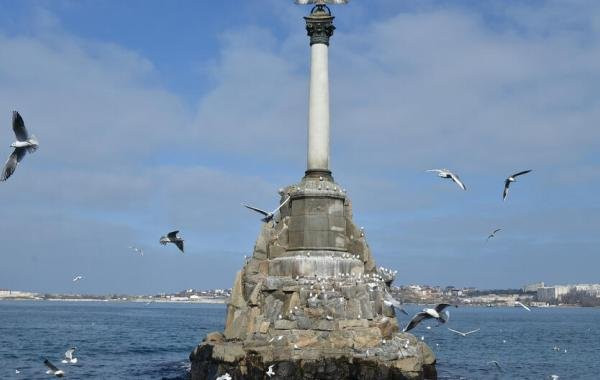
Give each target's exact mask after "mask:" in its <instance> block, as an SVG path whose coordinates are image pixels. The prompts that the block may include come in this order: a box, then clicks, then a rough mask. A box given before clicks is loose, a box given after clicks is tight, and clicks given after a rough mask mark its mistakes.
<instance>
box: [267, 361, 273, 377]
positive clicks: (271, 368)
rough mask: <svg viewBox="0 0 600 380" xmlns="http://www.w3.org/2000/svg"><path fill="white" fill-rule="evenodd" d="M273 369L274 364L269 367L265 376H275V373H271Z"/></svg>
mask: <svg viewBox="0 0 600 380" xmlns="http://www.w3.org/2000/svg"><path fill="white" fill-rule="evenodd" d="M273 367H275V364H271V365H270V366H269V370H268V371H267V372H266V373H267V376H269V377H271V376H273V375H274V374H275V371H273Z"/></svg>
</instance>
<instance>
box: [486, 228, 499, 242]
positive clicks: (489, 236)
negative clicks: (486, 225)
mask: <svg viewBox="0 0 600 380" xmlns="http://www.w3.org/2000/svg"><path fill="white" fill-rule="evenodd" d="M500 231H502V228H496V229H495V230H494V231H493V232H492V233H491V234H489V235H488V237H487V239H486V242H487V241H489V240H490V239H491V238H493V237H496V232H500Z"/></svg>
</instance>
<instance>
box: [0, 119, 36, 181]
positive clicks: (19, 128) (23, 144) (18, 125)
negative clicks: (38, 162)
mask: <svg viewBox="0 0 600 380" xmlns="http://www.w3.org/2000/svg"><path fill="white" fill-rule="evenodd" d="M12 128H13V132H14V133H15V136H16V138H17V141H15V142H14V143H12V144H10V146H11V147H12V148H15V150H13V152H12V153H11V155H10V156H8V160H6V164H5V165H4V170H2V173H1V174H0V181H6V180H7V179H8V177H10V176H11V175H12V174H13V173H14V172H15V170H17V165H18V164H19V162H21V160H22V159H23V157H25V154H27V153H33V152H35V151H36V150H37V148H38V146H39V143H38V141H37V139H36V138H35V136H33V135H31V136H29V133H27V129H26V128H25V122H23V118H22V117H21V115H19V113H18V112H17V111H13V113H12Z"/></svg>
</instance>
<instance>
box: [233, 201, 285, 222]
mask: <svg viewBox="0 0 600 380" xmlns="http://www.w3.org/2000/svg"><path fill="white" fill-rule="evenodd" d="M289 200H290V197H287V198H286V199H285V201H283V202H282V203H281V204H280V205H279V207H277V208H276V209H275V210H273V211H271V212H269V211H265V210H261V209H259V208H256V207H252V206H248V205H246V204H243V203H242V206H244V207H246V208H248V209H250V210H253V211H256V212H258V213H259V214H262V215H264V216H265V217H264V218H262V219H261V220H262V221H263V222H265V223H268V222H270V221H271V220H273V217H275V214H276V213H277V211H279V209H280V208H282V207H283V205H285V204H286V203H288V201H289Z"/></svg>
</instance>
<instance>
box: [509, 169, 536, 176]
mask: <svg viewBox="0 0 600 380" xmlns="http://www.w3.org/2000/svg"><path fill="white" fill-rule="evenodd" d="M530 171H531V169H529V170H523V171H522V172H518V173H515V174H513V175H512V176H511V177H513V178H515V177H518V176H520V175H523V174H527V173H529V172H530Z"/></svg>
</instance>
